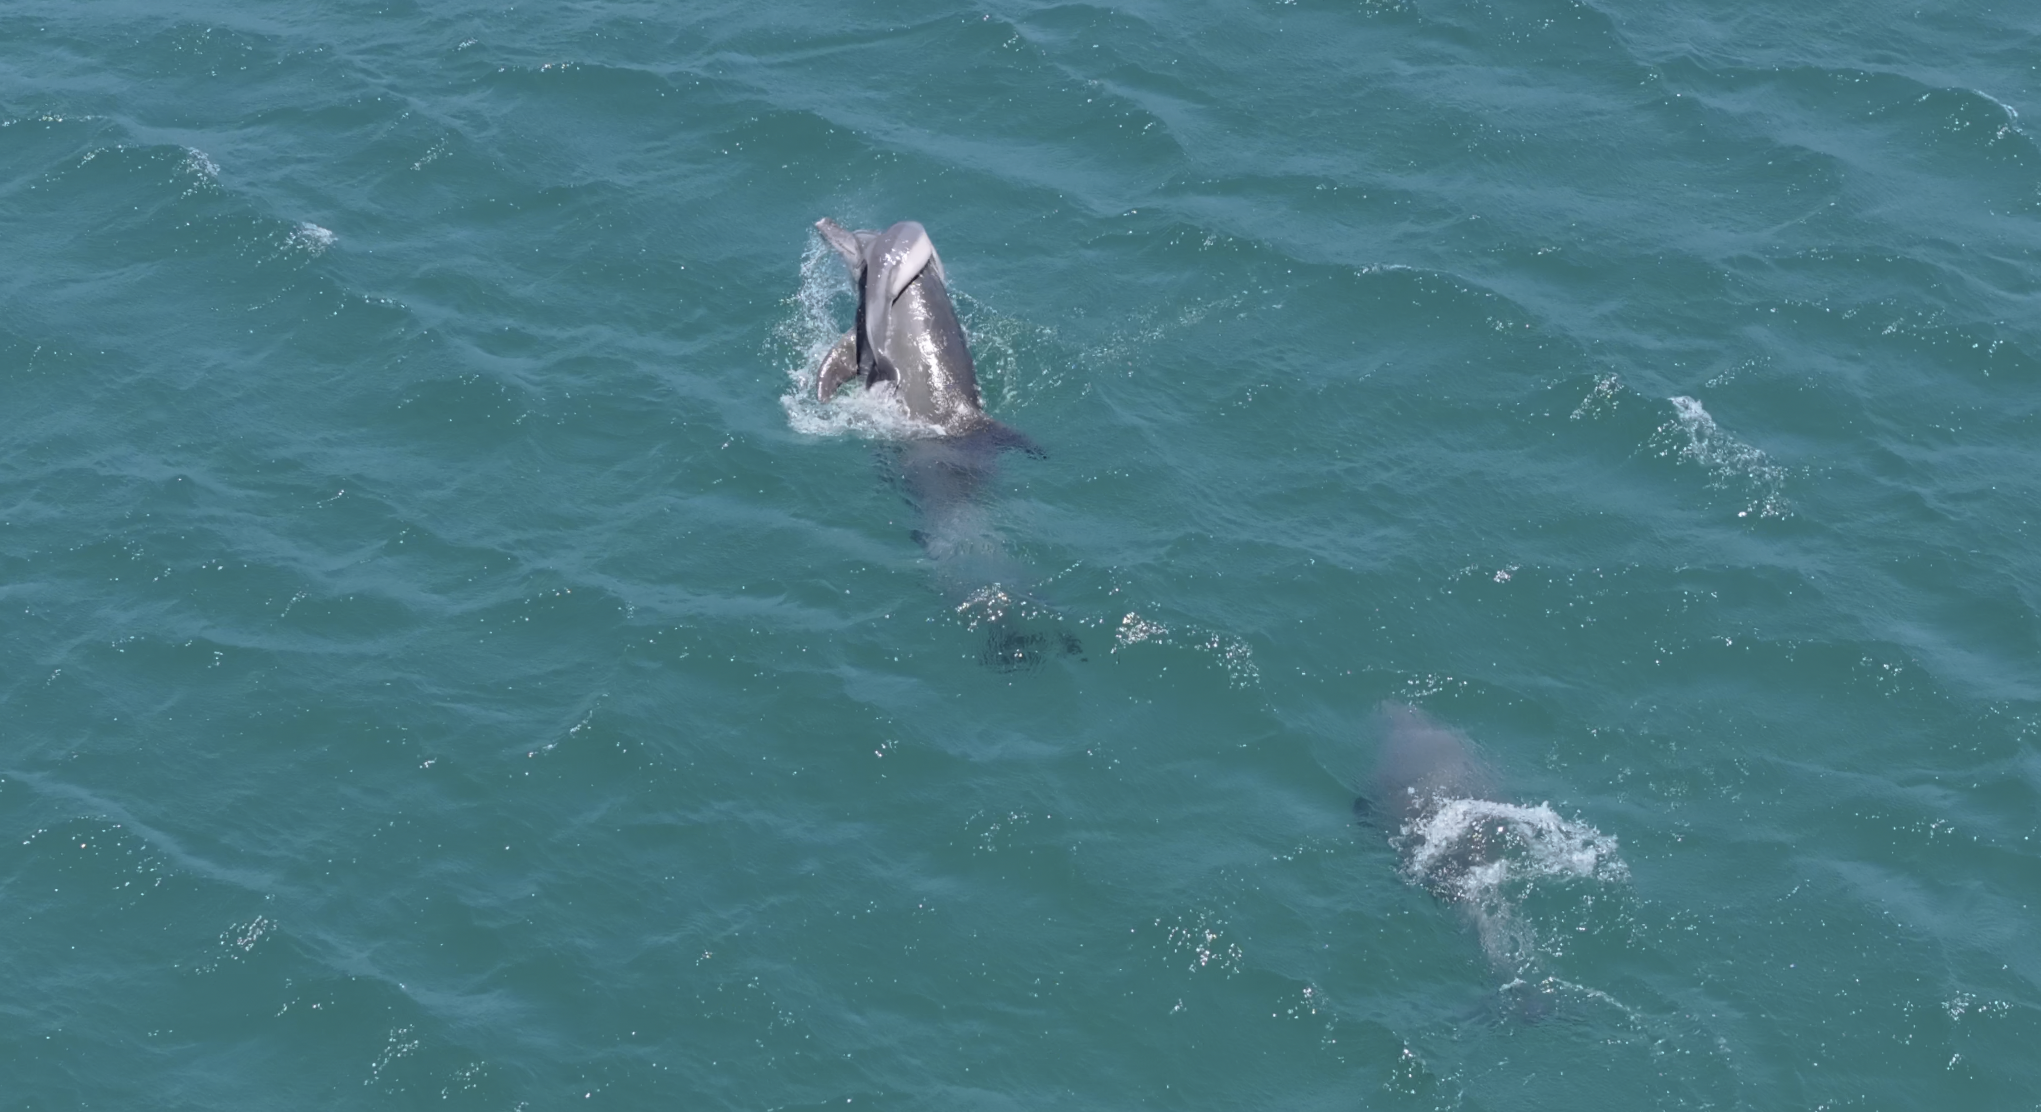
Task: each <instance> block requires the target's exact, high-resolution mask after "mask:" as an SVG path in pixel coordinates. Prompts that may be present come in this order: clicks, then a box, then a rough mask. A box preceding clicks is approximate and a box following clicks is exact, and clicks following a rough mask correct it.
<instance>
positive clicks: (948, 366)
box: [815, 217, 1083, 671]
mask: <svg viewBox="0 0 2041 1112" xmlns="http://www.w3.org/2000/svg"><path fill="white" fill-rule="evenodd" d="M815 230H816V231H818V232H820V233H821V234H822V238H823V239H824V240H825V241H827V242H828V244H829V245H830V246H831V247H833V248H835V249H836V253H837V254H838V255H840V256H842V258H843V261H844V265H846V266H848V267H849V268H850V279H851V284H852V285H853V286H854V287H855V288H856V290H857V295H858V307H857V323H855V324H854V325H852V326H851V329H850V331H848V332H846V333H844V334H843V338H842V339H840V340H838V341H837V342H836V344H835V346H834V347H832V348H830V349H829V354H828V355H826V356H824V357H823V359H822V366H821V367H820V369H819V370H818V371H817V372H816V376H815V393H816V396H817V397H818V398H820V399H821V400H823V401H825V402H826V401H828V400H829V399H830V398H831V397H833V396H834V395H835V394H836V392H837V390H839V389H841V388H842V387H843V385H844V384H845V383H847V382H849V381H850V380H852V379H854V378H855V379H859V380H861V381H862V382H863V384H864V386H865V388H866V389H867V390H870V389H874V388H878V387H889V388H891V389H892V390H893V392H894V394H895V396H897V397H898V398H899V400H900V403H901V405H902V407H903V408H905V409H906V411H907V414H908V416H910V417H912V418H914V419H915V420H916V421H919V422H921V423H923V424H924V425H927V426H929V427H930V428H931V429H932V430H933V431H934V432H935V433H936V435H934V436H922V437H914V438H910V439H907V440H905V441H903V442H902V443H900V444H898V445H896V446H894V447H893V448H892V449H891V450H890V451H889V452H888V458H889V467H890V469H891V470H892V471H893V472H894V475H895V478H896V479H897V480H898V481H899V483H900V486H901V488H902V489H903V490H904V491H905V493H906V495H907V498H908V500H909V501H910V502H912V503H913V504H914V505H915V507H916V508H917V509H918V510H920V511H921V519H922V528H920V529H918V530H916V531H915V534H914V536H915V539H916V540H917V541H919V542H920V543H921V546H922V549H923V550H924V551H926V552H927V553H928V555H929V558H930V560H931V561H933V562H934V564H935V571H936V580H937V584H938V586H939V587H940V588H941V589H942V591H943V593H944V594H945V595H947V596H949V597H950V598H951V600H952V601H953V602H954V603H956V604H957V607H958V610H959V612H966V611H968V612H970V613H972V614H974V615H976V616H977V617H976V618H974V621H976V620H983V621H984V622H986V624H987V626H988V629H987V633H988V639H987V642H986V648H985V651H984V653H983V654H982V659H983V661H984V663H986V664H987V665H989V666H991V667H994V668H997V669H1000V670H1002V671H1011V670H1014V669H1017V668H1019V669H1026V668H1033V667H1036V666H1038V665H1039V664H1040V663H1041V661H1042V660H1043V659H1044V658H1045V657H1046V656H1047V655H1048V654H1049V653H1050V652H1051V651H1052V650H1053V651H1060V652H1061V653H1063V654H1065V655H1074V654H1077V653H1081V652H1082V651H1083V649H1082V646H1081V645H1079V644H1078V642H1077V640H1076V639H1075V638H1073V637H1071V636H1070V635H1068V634H1066V633H1060V632H1058V633H1057V634H1056V635H1055V636H1053V637H1051V636H1050V635H1048V634H1044V633H1039V632H1029V631H1027V630H1026V629H1025V628H1024V627H1023V625H1022V624H1021V623H1020V619H1019V612H1020V611H1022V610H1024V609H1026V607H1024V606H1022V605H1021V604H1022V603H1023V602H1025V603H1027V604H1030V605H1032V606H1035V607H1036V608H1039V603H1036V602H1035V601H1034V600H1033V599H1032V597H1031V596H1030V595H1029V594H1028V593H1027V590H1026V587H1025V583H1024V580H1025V579H1026V578H1027V574H1026V571H1025V569H1023V568H1022V567H1020V565H1018V564H1017V563H1016V562H1015V561H1013V560H1012V559H1011V558H1010V557H1008V556H1007V554H1006V550H1005V546H1004V545H1003V544H1002V543H1001V542H1000V539H999V536H998V532H997V530H996V529H994V528H993V526H992V522H991V520H990V519H989V517H988V515H987V514H986V513H985V510H984V507H983V506H982V505H981V504H980V500H979V497H978V494H979V491H980V490H981V489H982V488H983V487H984V485H985V484H986V482H987V481H988V480H989V479H990V478H991V476H992V474H993V471H994V469H995V464H996V462H997V459H998V456H999V452H1000V449H1002V448H1018V449H1020V450H1022V451H1025V452H1027V453H1028V454H1030V455H1034V456H1040V455H1042V454H1043V453H1042V450H1041V449H1040V448H1038V447H1036V446H1035V444H1034V442H1033V441H1031V440H1029V439H1028V438H1027V437H1026V436H1025V435H1023V434H1022V433H1020V432H1018V431H1016V430H1014V429H1012V428H1009V427H1007V426H1006V425H1003V424H1001V423H999V422H998V421H995V420H993V419H992V418H991V417H988V416H986V414H985V407H984V402H983V399H982V398H981V397H980V396H979V393H978V372H977V368H976V367H975V366H974V365H973V364H972V362H971V349H970V346H969V345H968V344H967V343H966V342H965V339H964V329H963V326H962V325H960V324H959V323H958V322H957V310H956V307H955V306H954V305H952V304H951V302H950V291H949V286H948V285H947V284H946V282H945V280H944V275H943V261H942V258H941V256H939V255H937V254H936V251H935V244H934V243H933V242H932V241H930V239H929V238H928V231H927V229H925V228H923V227H922V226H921V225H920V224H917V223H915V222H914V221H912V220H903V221H901V222H900V223H898V224H895V225H893V226H892V227H890V228H887V229H886V230H885V231H883V232H874V231H868V230H859V231H854V232H853V231H849V230H847V229H845V228H844V227H843V226H842V225H840V224H838V223H836V221H834V220H830V219H829V218H827V217H824V218H823V219H821V220H817V221H816V222H815Z"/></svg>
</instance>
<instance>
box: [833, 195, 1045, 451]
mask: <svg viewBox="0 0 2041 1112" xmlns="http://www.w3.org/2000/svg"><path fill="white" fill-rule="evenodd" d="M815 230H816V231H818V232H820V233H821V234H822V238H823V239H824V240H826V241H827V242H828V243H829V246H831V247H833V248H835V249H836V253H837V255H838V256H840V257H841V258H842V259H843V262H844V265H845V266H846V267H848V268H850V279H851V284H852V285H853V286H854V287H855V288H856V290H857V297H858V309H857V323H856V324H855V325H853V326H852V327H851V330H850V331H849V332H846V333H844V335H843V338H842V339H840V340H838V341H837V342H836V346H834V347H832V348H831V349H830V350H829V354H828V355H826V356H825V357H823V360H822V367H821V370H820V371H819V372H818V373H817V374H816V376H815V389H816V394H817V396H818V397H820V398H821V399H822V400H823V401H828V400H829V398H830V397H831V396H832V395H834V394H835V393H836V391H837V390H838V389H840V388H842V386H843V385H844V384H845V383H847V382H849V381H850V380H852V379H859V380H860V381H862V382H863V384H864V386H865V388H866V389H872V388H875V387H878V386H879V385H880V384H882V383H887V384H891V387H892V389H893V390H894V391H895V392H896V393H897V394H898V396H899V399H900V403H901V405H902V406H903V407H904V408H905V409H906V410H907V413H908V416H910V417H912V418H914V419H915V420H916V421H919V422H921V423H923V424H925V425H928V426H930V427H931V428H933V429H934V430H936V431H937V432H938V433H940V434H941V435H944V436H960V435H966V434H971V433H990V434H991V435H990V436H989V439H990V440H992V441H994V442H996V443H997V444H998V445H999V446H1014V447H1027V446H1028V445H1027V444H1026V438H1025V437H1022V436H1021V435H1020V434H1019V433H1016V432H1013V431H1012V430H1011V429H1007V428H1006V427H1005V426H1004V425H1001V424H999V423H998V422H996V421H994V420H992V419H991V418H990V417H987V416H986V415H985V406H984V401H983V400H982V398H981V397H980V396H979V392H978V371H977V368H976V367H975V366H974V365H973V364H972V362H971V348H970V345H969V344H967V343H966V342H965V340H964V329H963V326H962V325H960V324H959V323H958V322H957V310H956V306H955V305H954V304H952V303H951V301H950V291H949V285H948V282H947V281H946V280H945V277H944V274H943V260H942V257H941V256H939V255H937V254H936V251H935V243H934V242H933V241H932V240H930V239H929V238H928V230H927V229H926V228H923V227H922V226H921V225H920V224H917V223H915V222H914V221H912V220H903V221H901V222H899V223H898V224H895V225H893V226H892V227H890V228H887V229H886V230H885V231H883V232H875V231H868V230H859V231H850V230H848V229H846V228H844V227H843V226H842V225H840V224H838V223H836V222H835V221H834V220H830V219H829V218H827V217H824V218H823V219H821V220H818V221H816V222H815Z"/></svg>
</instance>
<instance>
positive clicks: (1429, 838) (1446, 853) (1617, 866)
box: [1392, 798, 1630, 976]
mask: <svg viewBox="0 0 2041 1112" xmlns="http://www.w3.org/2000/svg"><path fill="white" fill-rule="evenodd" d="M1392 842H1393V843H1394V844H1395V846H1396V847H1397V849H1398V850H1399V851H1401V853H1402V854H1403V875H1404V879H1405V880H1408V881H1409V882H1410V883H1412V884H1415V885H1417V886H1419V887H1421V888H1425V889H1427V890H1429V891H1431V892H1433V893H1435V894H1437V895H1438V896H1440V897H1441V898H1444V899H1449V900H1452V901H1454V902H1457V903H1459V904H1461V905H1462V906H1464V907H1465V908H1466V909H1467V913H1468V915H1469V916H1470V917H1471V918H1472V919H1473V922H1474V926H1475V929H1476V931H1477V933H1478V934H1479V935H1480V937H1481V945H1482V949H1483V950H1485V951H1486V952H1487V954H1488V957H1489V960H1490V961H1491V962H1493V963H1494V964H1495V965H1496V966H1497V967H1498V968H1505V969H1510V970H1513V971H1515V972H1516V973H1517V974H1518V975H1519V976H1521V975H1522V974H1523V973H1524V972H1525V971H1526V970H1528V969H1530V968H1531V967H1532V966H1533V965H1534V964H1535V963H1536V961H1537V959H1538V958H1539V956H1540V954H1541V951H1542V947H1541V946H1540V943H1539V939H1538V934H1537V930H1536V926H1535V924H1533V923H1531V922H1529V921H1528V920H1527V919H1526V917H1525V916H1524V914H1523V906H1524V903H1525V901H1526V899H1527V898H1528V897H1529V895H1530V893H1531V892H1532V890H1533V889H1535V888H1536V887H1537V886H1538V885H1540V884H1542V883H1551V882H1560V883H1572V882H1585V883H1591V884H1601V885H1613V884H1621V883H1623V882H1625V881H1627V880H1628V879H1629V876H1630V869H1629V866H1628V865H1626V864H1624V862H1623V859H1622V857H1621V856H1620V855H1618V853H1617V850H1616V839H1615V838H1614V837H1612V836H1610V835H1608V834H1604V833H1602V832H1601V831H1599V830H1597V829H1595V828H1594V827H1592V826H1590V825H1588V824H1586V823H1584V822H1580V821H1578V820H1574V819H1568V818H1565V817H1562V816H1561V815H1560V814H1559V813H1558V812H1557V811H1554V810H1553V809H1552V807H1551V805H1550V804H1545V803H1541V804H1538V805H1537V806H1535V807H1526V806H1522V805H1520V804H1515V803H1499V802H1496V801H1495V800H1492V799H1472V798H1460V799H1445V800H1441V801H1439V803H1438V805H1437V806H1436V807H1432V808H1428V809H1426V810H1425V811H1424V812H1423V813H1422V814H1420V815H1418V816H1417V817H1415V818H1413V819H1412V820H1411V821H1409V822H1407V823H1405V824H1404V825H1403V827H1402V829H1401V830H1400V831H1399V832H1398V833H1397V835H1396V837H1395V838H1393V839H1392Z"/></svg>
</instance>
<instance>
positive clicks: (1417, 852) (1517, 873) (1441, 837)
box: [1354, 703, 1629, 1014]
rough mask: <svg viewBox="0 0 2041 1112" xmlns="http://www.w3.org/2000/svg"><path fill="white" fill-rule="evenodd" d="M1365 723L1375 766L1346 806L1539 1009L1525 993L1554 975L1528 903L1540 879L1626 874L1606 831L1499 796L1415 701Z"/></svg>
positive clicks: (1478, 761) (1486, 770)
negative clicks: (1544, 966)
mask: <svg viewBox="0 0 2041 1112" xmlns="http://www.w3.org/2000/svg"><path fill="white" fill-rule="evenodd" d="M1372 725H1373V732H1375V733H1376V734H1377V736H1378V744H1377V749H1376V759H1375V767H1374V771H1373V773H1372V775H1371V776H1370V777H1369V779H1368V782H1367V784H1366V786H1365V787H1364V788H1363V790H1362V794H1361V795H1360V797H1359V798H1357V799H1355V800H1354V810H1355V812H1356V813H1357V814H1359V815H1360V816H1361V817H1362V821H1363V822H1366V823H1368V824H1369V825H1373V826H1377V827H1379V828H1381V829H1383V830H1384V832H1385V833H1387V835H1388V837H1389V843H1390V845H1391V846H1393V847H1394V848H1395V849H1396V851H1397V855H1398V859H1399V864H1400V871H1401V872H1402V874H1403V879H1404V880H1405V881H1406V882H1408V883H1410V884H1413V885H1416V886H1417V887H1420V888H1423V889H1425V890H1426V891H1428V892H1430V893H1431V894H1432V895H1433V896H1435V897H1437V898H1438V899H1439V900H1441V901H1443V902H1445V903H1449V904H1453V905H1455V906H1457V907H1459V908H1460V909H1461V910H1462V911H1463V912H1464V913H1465V914H1466V915H1467V918H1468V919H1469V921H1470V922H1471V923H1472V924H1473V926H1474V928H1475V933H1476V934H1477V935H1479V936H1480V939H1481V946H1482V950H1483V951H1484V952H1485V953H1486V954H1487V957H1488V960H1489V964H1490V966H1491V967H1492V968H1494V969H1495V970H1496V971H1497V972H1498V973H1501V974H1504V975H1507V976H1508V977H1510V982H1509V983H1508V984H1506V985H1505V986H1504V991H1505V994H1512V993H1514V994H1515V996H1514V999H1515V1000H1516V1002H1517V1003H1518V1004H1519V1005H1521V1006H1522V1007H1523V1009H1524V1010H1525V1011H1526V1012H1527V1013H1528V1014H1537V1013H1538V1012H1540V1011H1541V1010H1542V1009H1543V1008H1544V1007H1545V1006H1546V1005H1545V1004H1544V1002H1543V1001H1542V1000H1540V999H1539V998H1538V997H1536V996H1530V995H1525V993H1526V992H1527V991H1528V990H1531V989H1533V988H1535V989H1537V990H1538V991H1539V992H1540V993H1543V994H1549V993H1550V992H1551V991H1552V986H1553V985H1554V984H1555V983H1556V982H1555V981H1554V980H1553V979H1552V978H1550V977H1546V976H1544V975H1543V974H1542V973H1541V971H1540V968H1539V967H1540V965H1541V959H1542V957H1543V945H1542V944H1541V940H1540V936H1539V931H1538V924H1537V923H1536V922H1535V921H1534V917H1532V916H1530V915H1528V914H1526V911H1525V907H1526V902H1527V900H1528V899H1529V897H1530V895H1531V893H1532V892H1533V890H1534V889H1536V888H1538V887H1539V886H1541V885H1554V884H1566V883H1571V882H1582V881H1585V882H1589V883H1598V884H1610V883H1620V882H1622V881H1623V880H1625V879H1627V878H1628V876H1629V871H1628V868H1627V867H1626V866H1625V865H1624V864H1623V861H1622V859H1621V858H1620V857H1618V856H1617V854H1616V840H1615V839H1614V838H1612V837H1610V836H1608V835H1606V834H1603V833H1602V832H1601V831H1599V830H1596V829H1595V828H1594V827H1592V826H1589V825H1587V824H1586V823H1583V822H1579V821H1576V820H1569V819H1565V818H1562V817H1561V816H1560V815H1559V814H1558V813H1557V812H1556V811H1554V810H1553V809H1552V807H1551V805H1549V804H1542V803H1541V804H1538V805H1536V806H1525V805H1521V804H1515V803H1507V802H1503V801H1502V800H1500V799H1498V798H1497V796H1498V795H1499V794H1500V793H1499V792H1498V789H1497V783H1496V777H1495V774H1494V771H1493V770H1492V769H1491V768H1490V767H1489V765H1488V763H1487V762H1486V761H1484V760H1482V758H1481V755H1480V753H1479V752H1478V751H1477V750H1476V749H1475V747H1474V744H1473V742H1471V741H1470V740H1468V738H1467V736H1466V735H1465V734H1463V733H1461V732H1460V731H1458V730H1454V729H1452V728H1450V727H1447V726H1445V725H1443V724H1441V723H1439V722H1438V721H1437V720H1435V719H1433V718H1432V717H1431V716H1429V715H1427V714H1425V713H1424V712H1423V711H1421V710H1418V709H1417V708H1415V707H1411V706H1406V705H1403V704H1401V703H1384V704H1382V705H1381V707H1380V708H1378V709H1377V711H1376V713H1375V719H1374V722H1373V724H1372ZM1534 981H1536V982H1537V983H1536V984H1535V985H1534V984H1533V982H1534Z"/></svg>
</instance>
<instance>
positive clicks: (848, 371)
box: [815, 328, 858, 402]
mask: <svg viewBox="0 0 2041 1112" xmlns="http://www.w3.org/2000/svg"><path fill="white" fill-rule="evenodd" d="M857 373H858V334H857V329H855V328H853V329H851V330H850V331H848V332H846V333H844V334H843V338H842V339H841V340H838V341H836V346H835V347H833V348H830V349H829V354H828V355H825V356H823V357H822V366H821V368H820V369H819V370H817V371H816V372H815V396H816V397H817V398H820V399H821V400H823V401H825V402H826V401H828V400H829V399H830V398H831V397H832V396H834V395H835V393H836V390H837V388H838V387H840V386H842V385H843V384H844V383H846V382H849V381H850V380H851V379H853V378H856V377H857Z"/></svg>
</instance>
